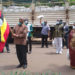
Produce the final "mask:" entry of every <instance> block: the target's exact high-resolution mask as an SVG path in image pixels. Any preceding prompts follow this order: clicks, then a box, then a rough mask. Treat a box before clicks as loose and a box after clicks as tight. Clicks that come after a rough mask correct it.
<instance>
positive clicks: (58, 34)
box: [53, 20, 63, 54]
mask: <svg viewBox="0 0 75 75" xmlns="http://www.w3.org/2000/svg"><path fill="white" fill-rule="evenodd" d="M62 35H63V24H62V20H59V22H58V23H57V24H56V25H55V26H54V32H53V37H54V38H55V39H56V40H55V44H56V53H57V54H62Z"/></svg>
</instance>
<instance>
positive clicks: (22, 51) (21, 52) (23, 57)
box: [16, 45, 27, 65]
mask: <svg viewBox="0 0 75 75" xmlns="http://www.w3.org/2000/svg"><path fill="white" fill-rule="evenodd" d="M16 53H17V57H18V60H19V63H20V65H27V47H26V46H25V45H16Z"/></svg>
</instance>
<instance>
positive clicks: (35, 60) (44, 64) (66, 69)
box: [0, 44, 75, 75]
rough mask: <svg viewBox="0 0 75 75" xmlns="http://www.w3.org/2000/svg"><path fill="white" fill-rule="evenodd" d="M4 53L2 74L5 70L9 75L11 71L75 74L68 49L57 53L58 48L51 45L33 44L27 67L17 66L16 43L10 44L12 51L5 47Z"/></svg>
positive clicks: (1, 60)
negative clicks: (46, 46)
mask: <svg viewBox="0 0 75 75" xmlns="http://www.w3.org/2000/svg"><path fill="white" fill-rule="evenodd" d="M4 49H5V50H4V53H0V75H2V73H3V72H5V74H6V75H9V74H10V72H11V71H12V72H14V73H15V72H16V71H18V72H24V71H25V72H27V73H46V72H49V73H50V74H49V75H52V73H56V74H57V75H59V73H60V74H61V75H75V70H74V69H72V68H70V60H68V59H67V57H66V53H67V49H66V48H64V49H63V54H56V53H55V51H56V49H55V48H53V47H52V46H51V45H49V48H45V47H44V48H41V45H33V47H32V53H31V54H28V55H27V59H28V66H27V68H26V69H23V68H19V69H17V68H16V66H17V65H18V64H19V62H18V59H17V56H16V49H15V45H13V44H11V45H10V53H7V51H6V48H4Z"/></svg>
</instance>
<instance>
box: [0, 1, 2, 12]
mask: <svg viewBox="0 0 75 75" xmlns="http://www.w3.org/2000/svg"><path fill="white" fill-rule="evenodd" d="M0 10H1V11H2V0H0Z"/></svg>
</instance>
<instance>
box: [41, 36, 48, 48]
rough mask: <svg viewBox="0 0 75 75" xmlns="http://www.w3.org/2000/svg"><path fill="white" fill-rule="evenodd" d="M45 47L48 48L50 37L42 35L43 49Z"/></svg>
mask: <svg viewBox="0 0 75 75" xmlns="http://www.w3.org/2000/svg"><path fill="white" fill-rule="evenodd" d="M44 45H46V47H48V35H42V47H44Z"/></svg>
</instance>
